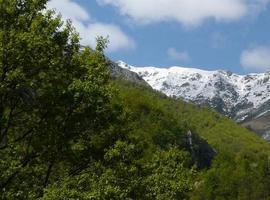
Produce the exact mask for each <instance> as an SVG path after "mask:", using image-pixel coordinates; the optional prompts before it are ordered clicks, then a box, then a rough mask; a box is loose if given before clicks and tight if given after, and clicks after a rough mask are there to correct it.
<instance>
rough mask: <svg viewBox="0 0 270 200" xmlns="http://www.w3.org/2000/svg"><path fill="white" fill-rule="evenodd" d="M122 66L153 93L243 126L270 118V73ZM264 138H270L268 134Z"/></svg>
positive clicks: (122, 64) (120, 64)
mask: <svg viewBox="0 0 270 200" xmlns="http://www.w3.org/2000/svg"><path fill="white" fill-rule="evenodd" d="M118 64H119V66H120V67H122V68H125V69H128V70H130V71H132V72H136V73H137V74H138V75H139V76H141V77H142V78H143V79H144V80H145V81H146V82H147V83H148V84H149V85H150V86H151V87H152V88H153V89H156V90H159V91H161V92H163V93H165V94H166V95H168V96H174V97H177V98H183V99H184V100H186V101H190V102H193V103H196V104H200V105H207V106H210V107H212V108H214V109H216V110H217V111H219V112H220V113H222V114H225V115H227V116H229V117H231V118H233V119H234V120H236V121H237V122H239V123H244V122H245V123H247V122H249V121H250V120H253V119H258V118H261V117H264V116H266V115H268V114H270V73H260V74H255V73H254V74H248V75H238V74H234V73H231V72H229V71H224V70H217V71H205V70H200V69H195V68H185V67H170V68H157V67H134V66H131V65H128V64H126V63H124V62H122V61H119V62H118ZM269 124H270V122H269ZM249 127H250V128H252V125H251V124H249ZM261 134H262V135H264V134H265V135H264V137H268V135H267V133H265V132H263V133H261Z"/></svg>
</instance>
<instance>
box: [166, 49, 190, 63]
mask: <svg viewBox="0 0 270 200" xmlns="http://www.w3.org/2000/svg"><path fill="white" fill-rule="evenodd" d="M167 54H168V56H169V58H170V59H172V60H177V61H182V62H188V61H190V56H189V54H188V52H186V51H184V52H179V51H177V50H176V49H175V48H169V49H168V50H167Z"/></svg>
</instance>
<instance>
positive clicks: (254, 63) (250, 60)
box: [240, 46, 270, 72]
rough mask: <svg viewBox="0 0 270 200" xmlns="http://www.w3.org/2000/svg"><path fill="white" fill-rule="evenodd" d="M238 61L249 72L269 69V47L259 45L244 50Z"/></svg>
mask: <svg viewBox="0 0 270 200" xmlns="http://www.w3.org/2000/svg"><path fill="white" fill-rule="evenodd" d="M240 62H241V65H242V66H243V68H244V69H245V70H247V71H250V72H265V71H270V47H267V46H259V47H255V48H252V49H247V50H244V51H243V52H242V55H241V59H240Z"/></svg>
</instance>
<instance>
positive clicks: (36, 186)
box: [0, 0, 122, 199]
mask: <svg viewBox="0 0 270 200" xmlns="http://www.w3.org/2000/svg"><path fill="white" fill-rule="evenodd" d="M46 3H47V1H46V0H27V1H23V0H8V1H7V0H0V5H1V6H0V13H1V18H0V41H1V43H0V158H1V162H0V171H1V172H3V173H1V174H0V194H1V198H3V199H5V198H11V199H14V198H15V197H16V198H19V199H30V198H36V197H38V196H41V195H42V193H43V189H44V188H46V187H47V185H48V184H49V183H50V182H51V181H54V180H57V179H59V177H61V176H62V175H74V174H77V173H78V172H79V171H80V170H82V169H84V168H86V167H87V166H88V165H89V163H90V162H91V160H92V159H94V158H98V157H100V156H101V157H102V154H104V152H103V149H104V148H105V146H106V145H111V144H112V143H113V141H114V140H113V139H112V132H113V131H112V130H111V129H112V128H111V123H113V122H114V121H115V123H117V122H118V120H120V118H121V117H120V115H121V112H122V110H121V107H119V106H117V105H116V106H114V105H112V104H111V97H112V88H111V86H110V84H109V72H108V71H107V70H106V66H107V62H106V59H105V56H104V55H103V48H104V47H106V40H103V39H102V38H98V45H97V49H96V51H93V50H91V49H89V48H82V47H81V46H80V44H79V36H78V34H77V33H76V32H75V30H74V29H73V28H72V25H71V23H70V22H66V23H63V22H62V21H61V18H60V17H56V16H55V13H54V12H52V11H48V12H47V11H46V12H45V10H44V9H45V7H46ZM105 130H108V131H107V132H106V131H105ZM106 134H107V135H108V137H107V140H106ZM110 134H111V135H110ZM101 135H102V136H103V137H102V138H101V137H100V136H101ZM115 137H116V136H115ZM61 166H62V167H61ZM63 166H64V167H63ZM56 174H57V175H56ZM54 175H55V176H54Z"/></svg>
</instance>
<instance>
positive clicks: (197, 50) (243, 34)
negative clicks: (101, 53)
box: [48, 0, 270, 74]
mask: <svg viewBox="0 0 270 200" xmlns="http://www.w3.org/2000/svg"><path fill="white" fill-rule="evenodd" d="M48 8H49V9H55V10H56V12H57V13H61V15H62V18H63V19H64V20H67V19H71V20H72V22H73V25H74V26H75V28H76V30H77V31H78V32H79V33H80V37H81V43H82V44H83V45H89V46H91V47H94V46H95V38H96V37H97V36H104V37H106V36H109V40H110V43H109V45H108V48H107V50H106V55H107V56H108V57H109V58H111V59H112V60H114V61H118V60H123V61H124V62H126V63H128V64H130V65H133V66H156V67H170V66H184V67H196V68H200V69H205V70H218V69H223V70H229V71H232V72H235V73H239V74H247V73H253V72H267V71H270V0H50V1H49V3H48Z"/></svg>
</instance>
